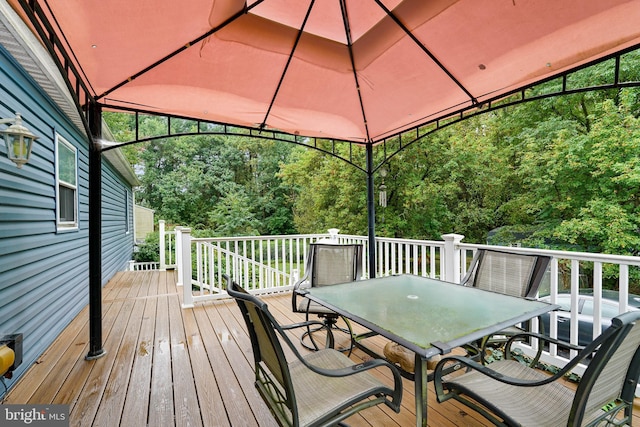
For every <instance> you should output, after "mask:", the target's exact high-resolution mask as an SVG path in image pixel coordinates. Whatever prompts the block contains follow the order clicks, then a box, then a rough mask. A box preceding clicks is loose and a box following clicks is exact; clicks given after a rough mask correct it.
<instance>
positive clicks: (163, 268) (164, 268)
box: [158, 219, 167, 271]
mask: <svg viewBox="0 0 640 427" xmlns="http://www.w3.org/2000/svg"><path fill="white" fill-rule="evenodd" d="M158 233H159V234H160V244H159V245H158V246H159V250H160V271H167V254H166V250H167V248H166V246H165V245H166V242H165V240H164V219H161V220H159V221H158Z"/></svg>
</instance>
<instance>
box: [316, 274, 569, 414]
mask: <svg viewBox="0 0 640 427" xmlns="http://www.w3.org/2000/svg"><path fill="white" fill-rule="evenodd" d="M304 294H305V296H306V297H307V298H309V299H310V300H313V301H315V302H317V303H319V304H322V305H323V306H325V307H327V308H330V309H331V310H334V311H335V312H336V313H338V314H340V315H342V316H344V317H346V318H348V319H350V320H352V321H354V322H356V323H359V324H360V325H362V326H364V327H366V328H368V329H370V330H371V331H373V332H376V333H379V334H380V335H382V336H384V337H386V338H388V339H390V340H392V341H395V342H397V343H399V344H401V345H403V346H404V347H406V348H408V349H409V350H411V351H413V352H414V353H415V355H416V356H415V400H416V425H418V426H426V425H427V359H428V358H430V357H432V356H435V355H437V354H446V353H448V352H449V351H451V350H452V349H453V348H455V347H458V346H460V345H463V344H467V343H470V342H472V341H475V340H478V339H480V338H482V337H484V336H486V335H489V334H491V333H494V332H498V331H500V330H501V329H504V328H506V327H509V326H513V325H516V324H518V323H521V322H524V321H526V320H529V319H532V318H534V317H536V316H539V315H541V314H543V313H546V312H548V311H552V310H554V309H556V308H557V306H556V305H552V304H549V303H546V302H542V301H537V300H531V299H524V298H517V297H512V296H508V295H503V294H498V293H494V292H488V291H484V290H481V289H477V288H472V287H465V286H461V285H458V284H454V283H449V282H444V281H441V280H437V279H431V278H427V277H422V276H414V275H399V276H388V277H381V278H376V279H369V280H360V281H357V282H350V283H345V284H340V285H332V286H323V287H314V288H309V289H305V290H304Z"/></svg>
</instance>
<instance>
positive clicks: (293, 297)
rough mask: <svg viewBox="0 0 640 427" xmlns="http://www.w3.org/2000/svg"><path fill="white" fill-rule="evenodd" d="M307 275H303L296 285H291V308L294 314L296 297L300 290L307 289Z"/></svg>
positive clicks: (296, 303)
mask: <svg viewBox="0 0 640 427" xmlns="http://www.w3.org/2000/svg"><path fill="white" fill-rule="evenodd" d="M308 281H309V278H308V274H307V273H305V275H304V276H302V277H301V278H300V279H298V281H297V282H296V283H294V284H293V291H292V292H291V308H292V309H293V311H294V312H298V295H301V290H302V289H305V288H308V287H309V286H305V285H308Z"/></svg>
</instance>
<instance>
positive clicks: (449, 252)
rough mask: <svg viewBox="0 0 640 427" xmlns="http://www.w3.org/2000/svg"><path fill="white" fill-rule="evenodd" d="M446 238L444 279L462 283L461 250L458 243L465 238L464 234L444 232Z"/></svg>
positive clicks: (443, 236)
mask: <svg viewBox="0 0 640 427" xmlns="http://www.w3.org/2000/svg"><path fill="white" fill-rule="evenodd" d="M442 239H443V240H444V254H443V255H444V261H443V260H440V262H441V263H442V262H444V278H443V279H444V280H446V281H447V282H453V283H460V250H459V249H458V244H459V243H460V242H461V241H462V239H464V236H463V235H462V234H455V233H450V234H443V235H442Z"/></svg>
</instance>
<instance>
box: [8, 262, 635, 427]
mask: <svg viewBox="0 0 640 427" xmlns="http://www.w3.org/2000/svg"><path fill="white" fill-rule="evenodd" d="M181 291H182V290H181V288H180V289H178V288H177V287H176V285H175V274H174V273H173V272H158V271H143V272H123V273H119V274H118V275H117V276H116V277H114V278H113V279H112V280H111V281H110V282H109V283H108V284H107V286H106V287H105V288H104V291H103V301H104V302H103V318H104V321H103V339H104V348H105V350H106V351H107V354H106V355H105V356H103V357H102V358H100V359H97V360H93V361H86V360H85V359H84V357H85V355H86V354H87V352H88V339H89V332H88V329H89V328H88V308H86V309H85V310H84V311H82V312H81V313H80V314H79V315H78V316H77V318H76V319H75V320H74V321H73V322H72V323H71V324H70V325H69V327H68V328H66V330H65V331H64V332H63V333H62V334H61V335H60V337H59V338H58V339H57V340H56V341H55V342H54V343H53V345H52V346H51V347H50V348H49V349H48V350H47V351H46V352H45V353H44V354H43V355H42V357H41V358H40V359H39V360H38V362H37V363H36V364H34V365H33V367H32V368H31V369H30V370H29V371H28V372H27V373H26V374H25V375H24V376H23V377H22V378H21V380H20V381H19V382H18V384H16V385H15V386H14V387H13V388H12V389H11V390H10V392H9V393H8V395H7V396H6V399H5V403H9V404H11V403H15V404H19V403H22V404H24V403H30V404H52V403H53V404H68V405H69V408H70V420H71V425H72V426H110V427H111V426H134V427H138V426H144V425H149V426H154V427H155V426H174V425H175V426H186V425H189V426H206V427H209V426H233V427H251V426H260V427H263V426H264V427H267V426H268V427H272V426H276V425H277V424H276V422H275V421H274V420H273V418H272V416H271V415H270V413H269V410H268V408H267V407H266V405H265V404H264V403H263V401H262V399H261V398H260V396H259V395H258V393H257V391H256V389H255V388H254V386H253V368H252V361H253V359H252V355H251V344H250V341H249V337H248V335H247V333H246V328H245V326H244V325H243V323H242V319H241V317H240V312H239V310H238V308H237V306H236V305H235V303H234V302H233V301H230V300H225V301H219V302H209V303H203V304H199V305H197V306H196V307H195V308H193V309H182V308H181ZM290 298H291V296H290V294H282V295H277V296H268V297H265V300H266V301H267V302H268V304H269V306H270V309H271V311H272V313H273V314H274V315H275V316H276V318H278V319H279V321H281V322H282V323H285V324H286V323H293V322H296V321H300V320H302V317H301V316H299V315H297V314H296V313H293V312H292V311H291V308H290ZM295 342H296V343H297V342H298V341H297V339H296V340H295ZM376 345H378V346H380V347H381V346H383V345H384V341H383V340H382V339H380V340H379V341H378V342H377V343H376ZM365 357H366V355H364V353H362V352H361V351H359V350H355V351H354V353H353V355H352V358H353V359H355V360H362V359H364V358H365ZM380 375H384V373H383V372H382V371H381V372H380ZM429 386H430V389H431V390H430V391H431V393H430V395H429V409H428V416H429V425H430V426H434V427H436V426H437V427H441V426H481V425H488V424H487V423H486V421H485V420H484V419H483V418H482V417H480V416H479V415H478V414H476V413H474V412H473V411H467V410H466V409H465V408H464V407H462V406H459V405H458V404H457V403H456V402H451V401H449V402H446V403H444V404H438V403H437V402H436V401H435V395H434V393H433V388H432V387H431V384H429ZM413 393H414V391H413V383H411V382H409V381H407V380H404V398H403V407H402V410H401V412H400V413H399V414H396V413H394V412H393V411H391V410H389V409H388V408H386V407H383V408H381V407H377V408H370V409H367V410H365V411H363V412H361V413H360V414H358V415H355V416H353V417H351V418H350V419H349V420H348V423H349V424H350V425H352V426H413V425H415V408H414V394H413ZM637 409H638V408H636V411H635V413H638V411H637Z"/></svg>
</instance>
